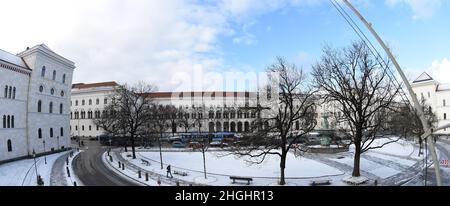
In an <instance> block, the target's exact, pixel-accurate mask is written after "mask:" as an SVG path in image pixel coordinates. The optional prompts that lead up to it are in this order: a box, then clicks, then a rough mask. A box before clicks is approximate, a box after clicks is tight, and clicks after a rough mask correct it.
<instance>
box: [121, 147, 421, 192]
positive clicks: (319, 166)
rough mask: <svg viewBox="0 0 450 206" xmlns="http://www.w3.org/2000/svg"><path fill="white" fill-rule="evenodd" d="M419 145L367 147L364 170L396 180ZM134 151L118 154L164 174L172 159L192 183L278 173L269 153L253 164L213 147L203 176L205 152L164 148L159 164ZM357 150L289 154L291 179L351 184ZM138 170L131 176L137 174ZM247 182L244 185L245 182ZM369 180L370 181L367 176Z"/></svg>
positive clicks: (149, 154) (263, 181) (413, 161)
mask: <svg viewBox="0 0 450 206" xmlns="http://www.w3.org/2000/svg"><path fill="white" fill-rule="evenodd" d="M391 140H392V139H378V140H376V141H375V142H374V143H373V145H372V146H378V145H381V144H383V143H385V142H387V141H391ZM418 151H419V149H418V146H417V145H415V144H414V143H413V142H408V141H404V140H399V141H398V142H394V143H391V144H388V145H385V146H384V147H383V148H379V149H374V150H370V151H369V152H366V153H364V154H363V155H362V158H361V170H362V172H364V173H365V174H368V175H369V176H368V177H369V178H373V179H372V180H375V179H378V180H383V179H389V181H391V182H392V181H394V180H392V179H393V178H394V179H395V178H396V177H397V176H398V177H399V178H400V177H401V178H403V179H404V178H405V177H404V173H405V172H406V171H411V170H410V169H411V168H412V167H415V166H417V165H418V164H417V163H418V162H420V161H421V159H422V158H423V155H421V157H418ZM116 152H117V151H116ZM130 154H131V153H130V152H128V153H125V152H123V153H121V154H120V155H121V157H122V158H124V159H125V160H126V161H127V164H131V165H134V167H136V168H139V169H142V170H143V171H149V172H152V173H154V174H159V175H161V176H165V175H166V167H167V165H169V164H170V165H171V167H172V173H174V172H175V171H176V172H181V173H182V172H186V173H187V174H188V175H187V176H181V175H177V174H173V175H174V179H175V180H182V181H185V182H192V183H194V184H206V185H225V186H226V185H233V184H232V181H231V180H230V178H229V177H230V176H248V177H252V178H253V182H252V185H277V181H278V179H279V175H280V169H279V157H278V156H270V157H268V158H267V159H266V160H265V161H264V162H263V163H262V164H249V163H248V162H247V161H246V160H248V159H246V158H237V157H235V156H233V155H227V156H224V155H223V154H224V153H223V152H220V151H210V152H207V153H206V156H205V158H206V170H207V178H206V179H205V178H204V174H203V157H202V153H201V152H193V151H190V150H184V151H183V152H182V151H180V150H175V151H174V150H172V151H170V150H166V151H163V162H164V168H163V169H161V167H160V162H159V159H160V156H159V152H157V150H154V149H150V150H144V151H143V150H141V151H140V152H138V153H137V159H132V158H131V155H130ZM353 155H354V148H353V147H351V148H350V151H349V152H344V153H339V154H312V155H307V156H306V157H302V156H301V157H296V156H295V155H293V154H289V155H288V157H287V163H286V170H285V175H286V182H287V185H310V184H311V181H312V180H324V179H330V180H331V182H332V185H347V184H346V183H344V182H343V181H342V180H343V179H344V178H346V177H348V176H351V168H352V167H353ZM338 157H339V158H338ZM142 160H146V161H148V162H150V165H147V164H143V161H142ZM116 164H117V163H116ZM115 171H116V172H117V167H116V168H115ZM125 173H126V172H125ZM133 175H134V176H136V177H137V174H136V171H130V173H129V174H128V176H133ZM402 175H403V176H402ZM134 176H133V178H134V179H137V178H136V177H134ZM137 180H138V181H140V180H139V179H137ZM394 182H395V181H394ZM243 183H244V184H243V185H245V183H246V182H243ZM369 184H372V183H371V182H370V181H369ZM239 185H240V184H239Z"/></svg>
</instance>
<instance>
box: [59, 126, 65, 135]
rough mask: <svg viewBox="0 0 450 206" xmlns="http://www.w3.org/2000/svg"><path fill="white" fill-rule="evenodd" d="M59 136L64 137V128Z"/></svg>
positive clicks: (60, 130)
mask: <svg viewBox="0 0 450 206" xmlns="http://www.w3.org/2000/svg"><path fill="white" fill-rule="evenodd" d="M59 136H61V137H64V128H62V127H61V128H60V129H59Z"/></svg>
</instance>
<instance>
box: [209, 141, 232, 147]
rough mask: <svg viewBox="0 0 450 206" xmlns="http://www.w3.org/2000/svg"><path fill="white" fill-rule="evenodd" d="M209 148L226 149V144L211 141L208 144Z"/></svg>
mask: <svg viewBox="0 0 450 206" xmlns="http://www.w3.org/2000/svg"><path fill="white" fill-rule="evenodd" d="M209 146H210V147H228V143H225V142H220V141H212V142H211V143H209Z"/></svg>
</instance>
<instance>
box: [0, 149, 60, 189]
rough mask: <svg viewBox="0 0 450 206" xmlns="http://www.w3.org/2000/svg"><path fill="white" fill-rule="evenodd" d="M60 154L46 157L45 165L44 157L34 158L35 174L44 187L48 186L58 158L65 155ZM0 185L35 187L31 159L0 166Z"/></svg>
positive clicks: (32, 161)
mask: <svg viewBox="0 0 450 206" xmlns="http://www.w3.org/2000/svg"><path fill="white" fill-rule="evenodd" d="M66 153H67V152H61V153H57V154H52V155H48V156H46V157H47V164H45V161H44V157H38V158H36V165H37V173H38V174H39V175H41V177H42V178H43V180H44V185H45V186H48V185H50V176H51V172H52V167H53V164H54V163H55V161H56V159H58V157H60V156H62V155H64V154H66ZM0 185H1V186H36V185H37V181H36V168H35V166H34V160H33V159H25V160H19V161H15V162H10V163H6V164H2V165H0Z"/></svg>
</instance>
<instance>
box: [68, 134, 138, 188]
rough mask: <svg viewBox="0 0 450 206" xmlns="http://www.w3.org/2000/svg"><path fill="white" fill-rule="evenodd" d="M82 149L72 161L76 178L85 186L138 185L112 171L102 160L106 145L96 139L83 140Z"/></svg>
mask: <svg viewBox="0 0 450 206" xmlns="http://www.w3.org/2000/svg"><path fill="white" fill-rule="evenodd" d="M84 145H85V146H84V147H82V148H81V149H82V150H84V152H82V153H81V154H80V155H78V156H77V157H76V158H75V159H74V161H73V169H74V171H75V173H76V175H77V176H78V178H79V179H80V180H81V181H82V182H83V184H84V185H86V186H138V185H137V184H135V183H133V182H130V181H128V180H126V179H124V178H122V177H120V176H118V175H116V174H115V173H114V172H112V171H110V170H109V169H108V168H106V166H105V165H104V164H103V162H102V159H101V158H102V154H103V153H104V152H105V151H106V150H107V147H104V146H101V145H100V144H99V143H98V142H97V141H84Z"/></svg>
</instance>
